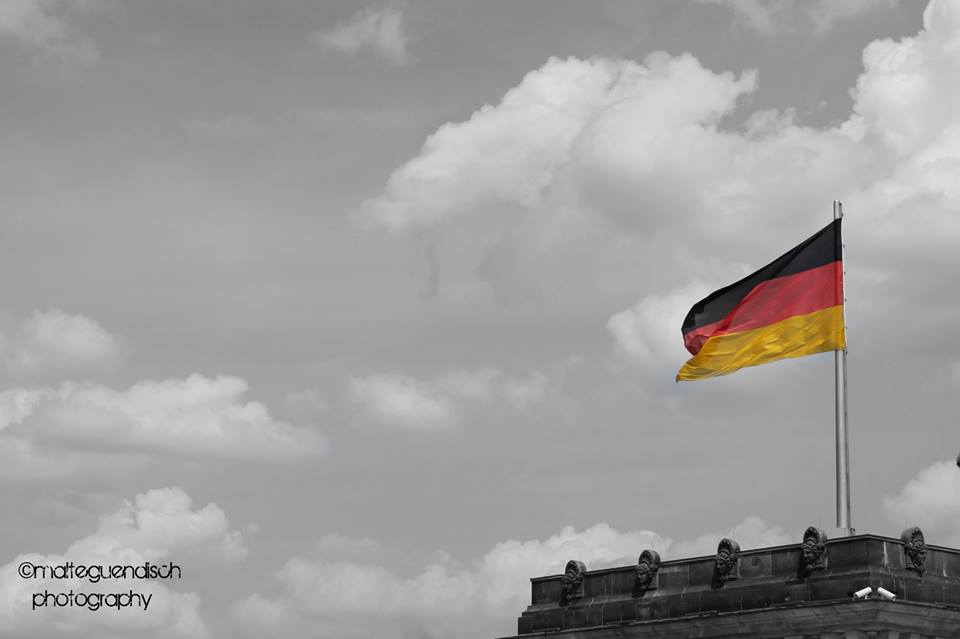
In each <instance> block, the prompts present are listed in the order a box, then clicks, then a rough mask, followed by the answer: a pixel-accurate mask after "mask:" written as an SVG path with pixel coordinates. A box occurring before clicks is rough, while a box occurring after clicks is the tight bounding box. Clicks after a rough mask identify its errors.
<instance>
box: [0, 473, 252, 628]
mask: <svg viewBox="0 0 960 639" xmlns="http://www.w3.org/2000/svg"><path fill="white" fill-rule="evenodd" d="M192 506H193V503H192V500H191V498H190V496H189V495H187V494H186V493H185V492H184V491H183V490H181V489H180V488H163V489H156V490H150V491H147V492H145V493H141V494H139V495H137V496H136V497H135V498H134V501H133V502H125V503H124V504H123V506H122V507H121V508H120V509H119V510H118V511H116V512H114V513H112V514H109V515H107V516H105V517H103V518H102V519H101V521H100V525H99V526H98V528H97V530H96V531H95V532H94V533H93V534H91V535H89V536H87V537H84V538H82V539H80V540H78V541H76V542H74V543H73V544H71V545H70V546H69V548H67V550H66V551H65V552H64V553H63V554H50V555H43V554H38V553H24V554H20V555H18V556H17V557H16V558H14V559H13V561H11V562H10V563H8V564H6V565H5V566H3V567H2V568H0V628H2V629H3V630H4V635H5V636H11V635H15V636H25V637H27V636H29V637H55V636H105V635H109V636H132V635H133V634H136V636H144V637H158V638H159V637H178V638H179V637H185V638H186V637H189V638H202V637H208V636H210V632H209V629H208V628H207V626H206V624H205V623H204V621H203V620H202V619H201V617H200V611H199V608H200V598H199V597H198V596H197V595H196V594H194V593H190V592H179V591H178V590H176V586H177V585H178V584H179V580H178V579H177V578H173V579H170V580H147V581H141V580H132V579H123V580H110V579H105V580H101V581H99V582H98V583H89V581H87V580H81V579H63V580H61V579H52V578H49V577H48V578H46V579H43V578H34V579H24V578H22V577H21V576H20V575H19V574H18V570H19V568H20V564H21V562H30V563H31V564H33V565H37V566H58V565H63V564H65V563H67V562H73V563H74V565H80V564H83V565H88V566H109V565H116V564H121V565H133V566H136V565H140V566H143V565H144V563H145V562H148V561H149V562H151V563H152V564H154V565H161V566H162V565H166V564H167V563H168V562H171V561H172V562H173V563H174V564H176V565H178V566H180V568H181V572H180V574H181V576H182V575H183V572H185V571H188V570H190V568H191V567H196V566H197V565H198V562H203V561H206V560H208V559H209V558H215V559H218V560H220V561H234V560H237V559H242V558H243V557H245V556H246V549H245V547H244V544H243V539H242V536H241V535H240V533H239V532H237V531H232V530H230V528H229V523H228V521H227V518H226V516H225V515H224V513H223V511H222V510H221V509H220V508H219V507H218V506H217V505H216V504H207V505H206V506H204V507H203V508H200V509H193V507H192ZM185 559H186V560H189V562H190V563H189V564H187V563H185V562H184V560H185ZM71 590H73V591H75V592H81V591H82V592H86V593H96V592H100V593H115V592H129V591H131V590H132V591H134V592H137V593H140V594H143V595H144V596H147V595H149V596H150V597H151V599H150V601H149V604H148V607H147V608H146V610H144V609H142V608H128V609H123V610H104V609H101V610H99V611H96V612H93V611H90V610H87V609H84V608H52V607H51V608H42V609H37V610H33V609H32V606H33V601H34V597H33V593H35V592H41V593H43V592H45V591H49V592H56V593H60V592H69V591H71ZM114 633H116V634H114Z"/></svg>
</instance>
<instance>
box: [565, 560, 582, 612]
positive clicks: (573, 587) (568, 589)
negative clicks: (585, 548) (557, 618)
mask: <svg viewBox="0 0 960 639" xmlns="http://www.w3.org/2000/svg"><path fill="white" fill-rule="evenodd" d="M586 573H587V567H586V565H584V563H583V562H582V561H576V560H575V559H571V560H570V561H568V562H567V567H566V568H565V569H564V571H563V589H561V590H560V605H561V606H566V605H569V603H570V601H571V600H572V599H573V598H574V597H579V596H580V594H581V593H580V585H581V584H582V583H583V576H584V575H585V574H586Z"/></svg>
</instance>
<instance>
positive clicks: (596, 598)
mask: <svg viewBox="0 0 960 639" xmlns="http://www.w3.org/2000/svg"><path fill="white" fill-rule="evenodd" d="M641 550H642V549H641ZM531 585H532V598H531V604H530V606H529V607H528V608H527V609H526V610H525V611H524V612H523V613H522V615H521V616H520V618H519V620H518V624H517V625H518V628H517V635H516V638H517V639H541V638H542V639H546V638H548V637H549V638H550V639H614V638H616V639H640V638H646V637H650V638H654V637H655V638H658V639H689V638H691V637H704V638H705V637H715V638H718V637H743V638H746V637H751V638H758V639H761V638H762V639H814V638H816V639H928V638H938V639H948V638H949V639H955V638H960V551H958V550H954V549H950V548H942V547H938V546H927V545H926V544H925V542H924V539H923V533H922V532H921V530H920V529H919V528H909V529H907V530H905V531H904V533H903V535H902V536H901V538H900V539H893V538H889V537H880V536H877V535H852V536H846V537H841V538H838V539H830V540H828V539H827V537H826V535H825V534H824V533H823V532H822V531H820V530H818V529H816V528H812V527H811V528H808V529H807V531H805V533H804V535H803V537H802V540H799V541H798V543H797V544H793V545H788V546H776V547H772V548H761V549H757V550H748V551H743V552H741V551H740V549H739V547H738V545H737V543H736V541H735V540H731V539H723V540H720V543H719V545H718V549H717V554H716V555H714V556H708V557H695V558H690V559H678V560H672V561H663V562H661V561H660V558H659V556H658V555H657V553H656V552H654V551H652V550H643V552H642V553H641V554H640V556H639V558H638V562H637V564H636V565H633V566H624V567H621V568H607V569H602V570H594V571H591V570H588V569H587V567H586V566H584V565H583V564H582V563H581V562H578V561H570V562H568V564H567V567H566V571H565V573H564V574H563V575H553V576H548V577H536V578H533V579H531Z"/></svg>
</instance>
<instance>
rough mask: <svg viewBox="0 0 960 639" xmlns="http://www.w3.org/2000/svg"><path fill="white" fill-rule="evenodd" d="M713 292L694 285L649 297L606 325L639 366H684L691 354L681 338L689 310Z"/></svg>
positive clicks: (617, 315)
mask: <svg viewBox="0 0 960 639" xmlns="http://www.w3.org/2000/svg"><path fill="white" fill-rule="evenodd" d="M710 290H712V289H711V288H709V287H708V286H706V285H704V284H701V283H700V282H695V283H693V284H691V285H689V286H685V287H683V288H680V289H677V290H674V291H671V292H670V293H667V294H666V295H655V294H654V295H647V296H646V297H644V298H642V299H641V300H640V301H638V302H637V303H636V304H634V305H633V306H632V307H631V308H628V309H627V310H625V311H621V312H619V313H616V314H614V315H613V316H611V317H610V319H609V321H608V322H607V330H609V331H610V333H611V334H612V335H613V337H614V340H615V342H616V344H617V346H618V347H619V349H620V350H621V351H622V352H623V353H625V354H626V355H627V356H628V357H629V358H630V359H632V360H634V361H636V362H637V363H640V364H645V365H652V366H654V367H660V368H661V370H662V366H663V364H665V363H669V364H670V365H673V364H677V363H682V362H683V361H684V359H685V358H686V357H689V353H688V352H687V351H686V350H685V349H684V347H683V342H682V341H681V339H680V325H681V324H682V323H683V318H684V317H685V316H686V314H687V311H689V310H690V307H691V306H692V305H693V304H694V303H695V302H696V301H697V300H700V299H702V298H703V297H705V296H706V295H707V293H709V292H710Z"/></svg>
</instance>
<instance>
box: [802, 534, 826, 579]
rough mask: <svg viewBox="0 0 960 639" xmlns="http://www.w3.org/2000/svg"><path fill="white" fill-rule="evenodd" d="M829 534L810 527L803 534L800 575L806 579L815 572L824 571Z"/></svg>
mask: <svg viewBox="0 0 960 639" xmlns="http://www.w3.org/2000/svg"><path fill="white" fill-rule="evenodd" d="M826 553H827V534H826V533H825V532H823V531H822V530H820V529H819V528H816V527H814V526H810V527H809V528H807V529H806V530H805V531H804V533H803V543H802V544H800V575H801V576H803V577H806V576H807V575H809V574H811V573H812V572H813V571H814V570H823V569H824V568H825V567H826V564H825V560H826V558H827V556H826Z"/></svg>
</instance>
